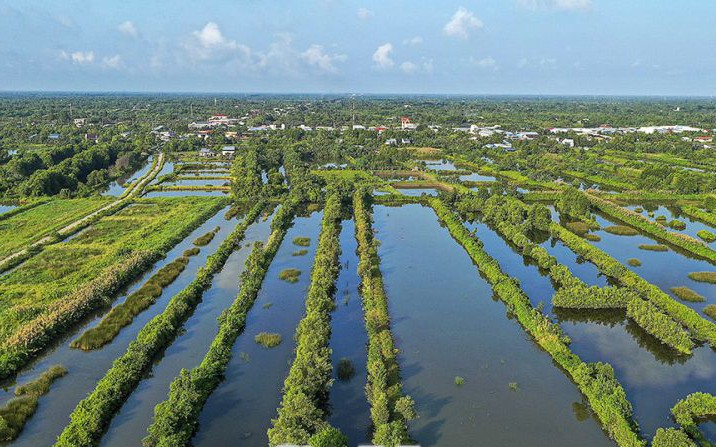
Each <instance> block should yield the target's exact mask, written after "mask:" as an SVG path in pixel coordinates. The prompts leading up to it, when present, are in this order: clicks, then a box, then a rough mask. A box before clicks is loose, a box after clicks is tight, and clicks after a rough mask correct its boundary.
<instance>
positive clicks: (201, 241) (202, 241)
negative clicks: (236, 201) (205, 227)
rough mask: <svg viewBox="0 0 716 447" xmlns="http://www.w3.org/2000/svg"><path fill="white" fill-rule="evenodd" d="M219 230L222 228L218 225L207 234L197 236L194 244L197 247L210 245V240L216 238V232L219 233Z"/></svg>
mask: <svg viewBox="0 0 716 447" xmlns="http://www.w3.org/2000/svg"><path fill="white" fill-rule="evenodd" d="M219 230H220V228H219V227H216V228H214V229H213V230H211V231H209V232H208V233H206V234H205V235H203V236H199V237H198V238H196V239H195V240H194V245H196V246H197V247H205V246H207V245H209V242H211V241H212V240H214V236H216V233H218V232H219Z"/></svg>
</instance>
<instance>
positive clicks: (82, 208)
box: [0, 197, 114, 259]
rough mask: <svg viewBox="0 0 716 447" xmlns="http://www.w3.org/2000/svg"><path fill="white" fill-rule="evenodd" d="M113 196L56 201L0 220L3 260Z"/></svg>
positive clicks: (1, 256)
mask: <svg viewBox="0 0 716 447" xmlns="http://www.w3.org/2000/svg"><path fill="white" fill-rule="evenodd" d="M112 200H114V199H113V198H104V197H103V198H92V199H69V200H52V201H50V202H48V203H45V204H42V205H40V206H37V207H35V208H31V209H29V210H27V211H25V212H22V213H19V214H17V215H15V216H12V217H10V218H8V219H5V220H2V221H0V259H2V258H5V257H7V256H9V255H11V254H13V253H15V252H17V251H19V250H22V249H23V248H25V247H27V246H28V245H30V244H31V243H33V242H35V241H37V240H39V239H42V238H43V237H45V236H47V235H49V234H52V233H54V232H55V231H57V230H59V229H61V228H63V227H65V226H67V225H69V224H71V223H72V222H74V221H76V220H78V219H80V218H82V217H84V216H86V215H87V214H90V213H91V212H93V211H96V210H98V209H100V208H102V207H103V206H105V205H107V204H108V203H110V202H111V201H112Z"/></svg>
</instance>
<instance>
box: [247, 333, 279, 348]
mask: <svg viewBox="0 0 716 447" xmlns="http://www.w3.org/2000/svg"><path fill="white" fill-rule="evenodd" d="M282 339H283V338H282V337H281V334H276V333H275V332H261V333H259V334H256V336H255V337H254V341H255V342H256V344H258V345H261V346H263V347H264V348H267V349H270V348H275V347H276V346H278V345H280V344H281V340H282Z"/></svg>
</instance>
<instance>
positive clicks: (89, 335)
mask: <svg viewBox="0 0 716 447" xmlns="http://www.w3.org/2000/svg"><path fill="white" fill-rule="evenodd" d="M188 263H189V258H187V257H184V256H182V257H180V258H177V259H176V260H174V261H172V262H170V263H169V264H167V265H165V266H164V267H162V268H161V269H159V271H158V272H157V273H155V274H154V275H152V277H151V278H149V280H148V281H147V282H146V283H144V285H142V287H141V288H140V289H139V290H137V291H136V292H134V293H132V294H131V295H129V296H128V297H127V299H126V300H125V301H124V302H123V303H122V304H118V305H117V306H115V307H114V308H112V310H110V311H109V313H107V315H106V316H105V317H104V318H102V321H100V323H99V324H98V325H97V326H95V327H93V328H90V329H88V330H86V331H85V332H84V333H83V334H82V335H80V336H79V338H77V339H76V340H74V341H73V342H72V343H70V346H71V347H73V348H78V349H82V350H84V351H89V350H92V349H97V348H100V347H102V346H104V345H106V344H107V343H109V342H110V341H112V340H114V338H115V337H116V336H117V334H119V331H120V330H122V328H123V327H125V326H127V325H129V324H130V323H131V322H132V321H133V320H134V317H136V316H137V315H139V314H140V313H141V312H142V311H144V310H145V309H147V308H148V307H149V306H151V305H152V304H154V302H155V301H156V299H157V298H159V297H160V296H161V294H162V291H163V290H164V287H166V286H168V285H169V284H171V283H173V282H174V280H176V279H177V277H178V276H179V275H180V274H181V272H183V271H184V269H185V268H186V265H187V264H188Z"/></svg>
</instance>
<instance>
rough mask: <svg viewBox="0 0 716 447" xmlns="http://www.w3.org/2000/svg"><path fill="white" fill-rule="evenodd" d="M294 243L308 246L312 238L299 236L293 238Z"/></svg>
mask: <svg viewBox="0 0 716 447" xmlns="http://www.w3.org/2000/svg"><path fill="white" fill-rule="evenodd" d="M293 244H294V245H298V246H299V247H308V246H309V245H311V238H310V237H304V236H299V237H297V238H294V239H293Z"/></svg>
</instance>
